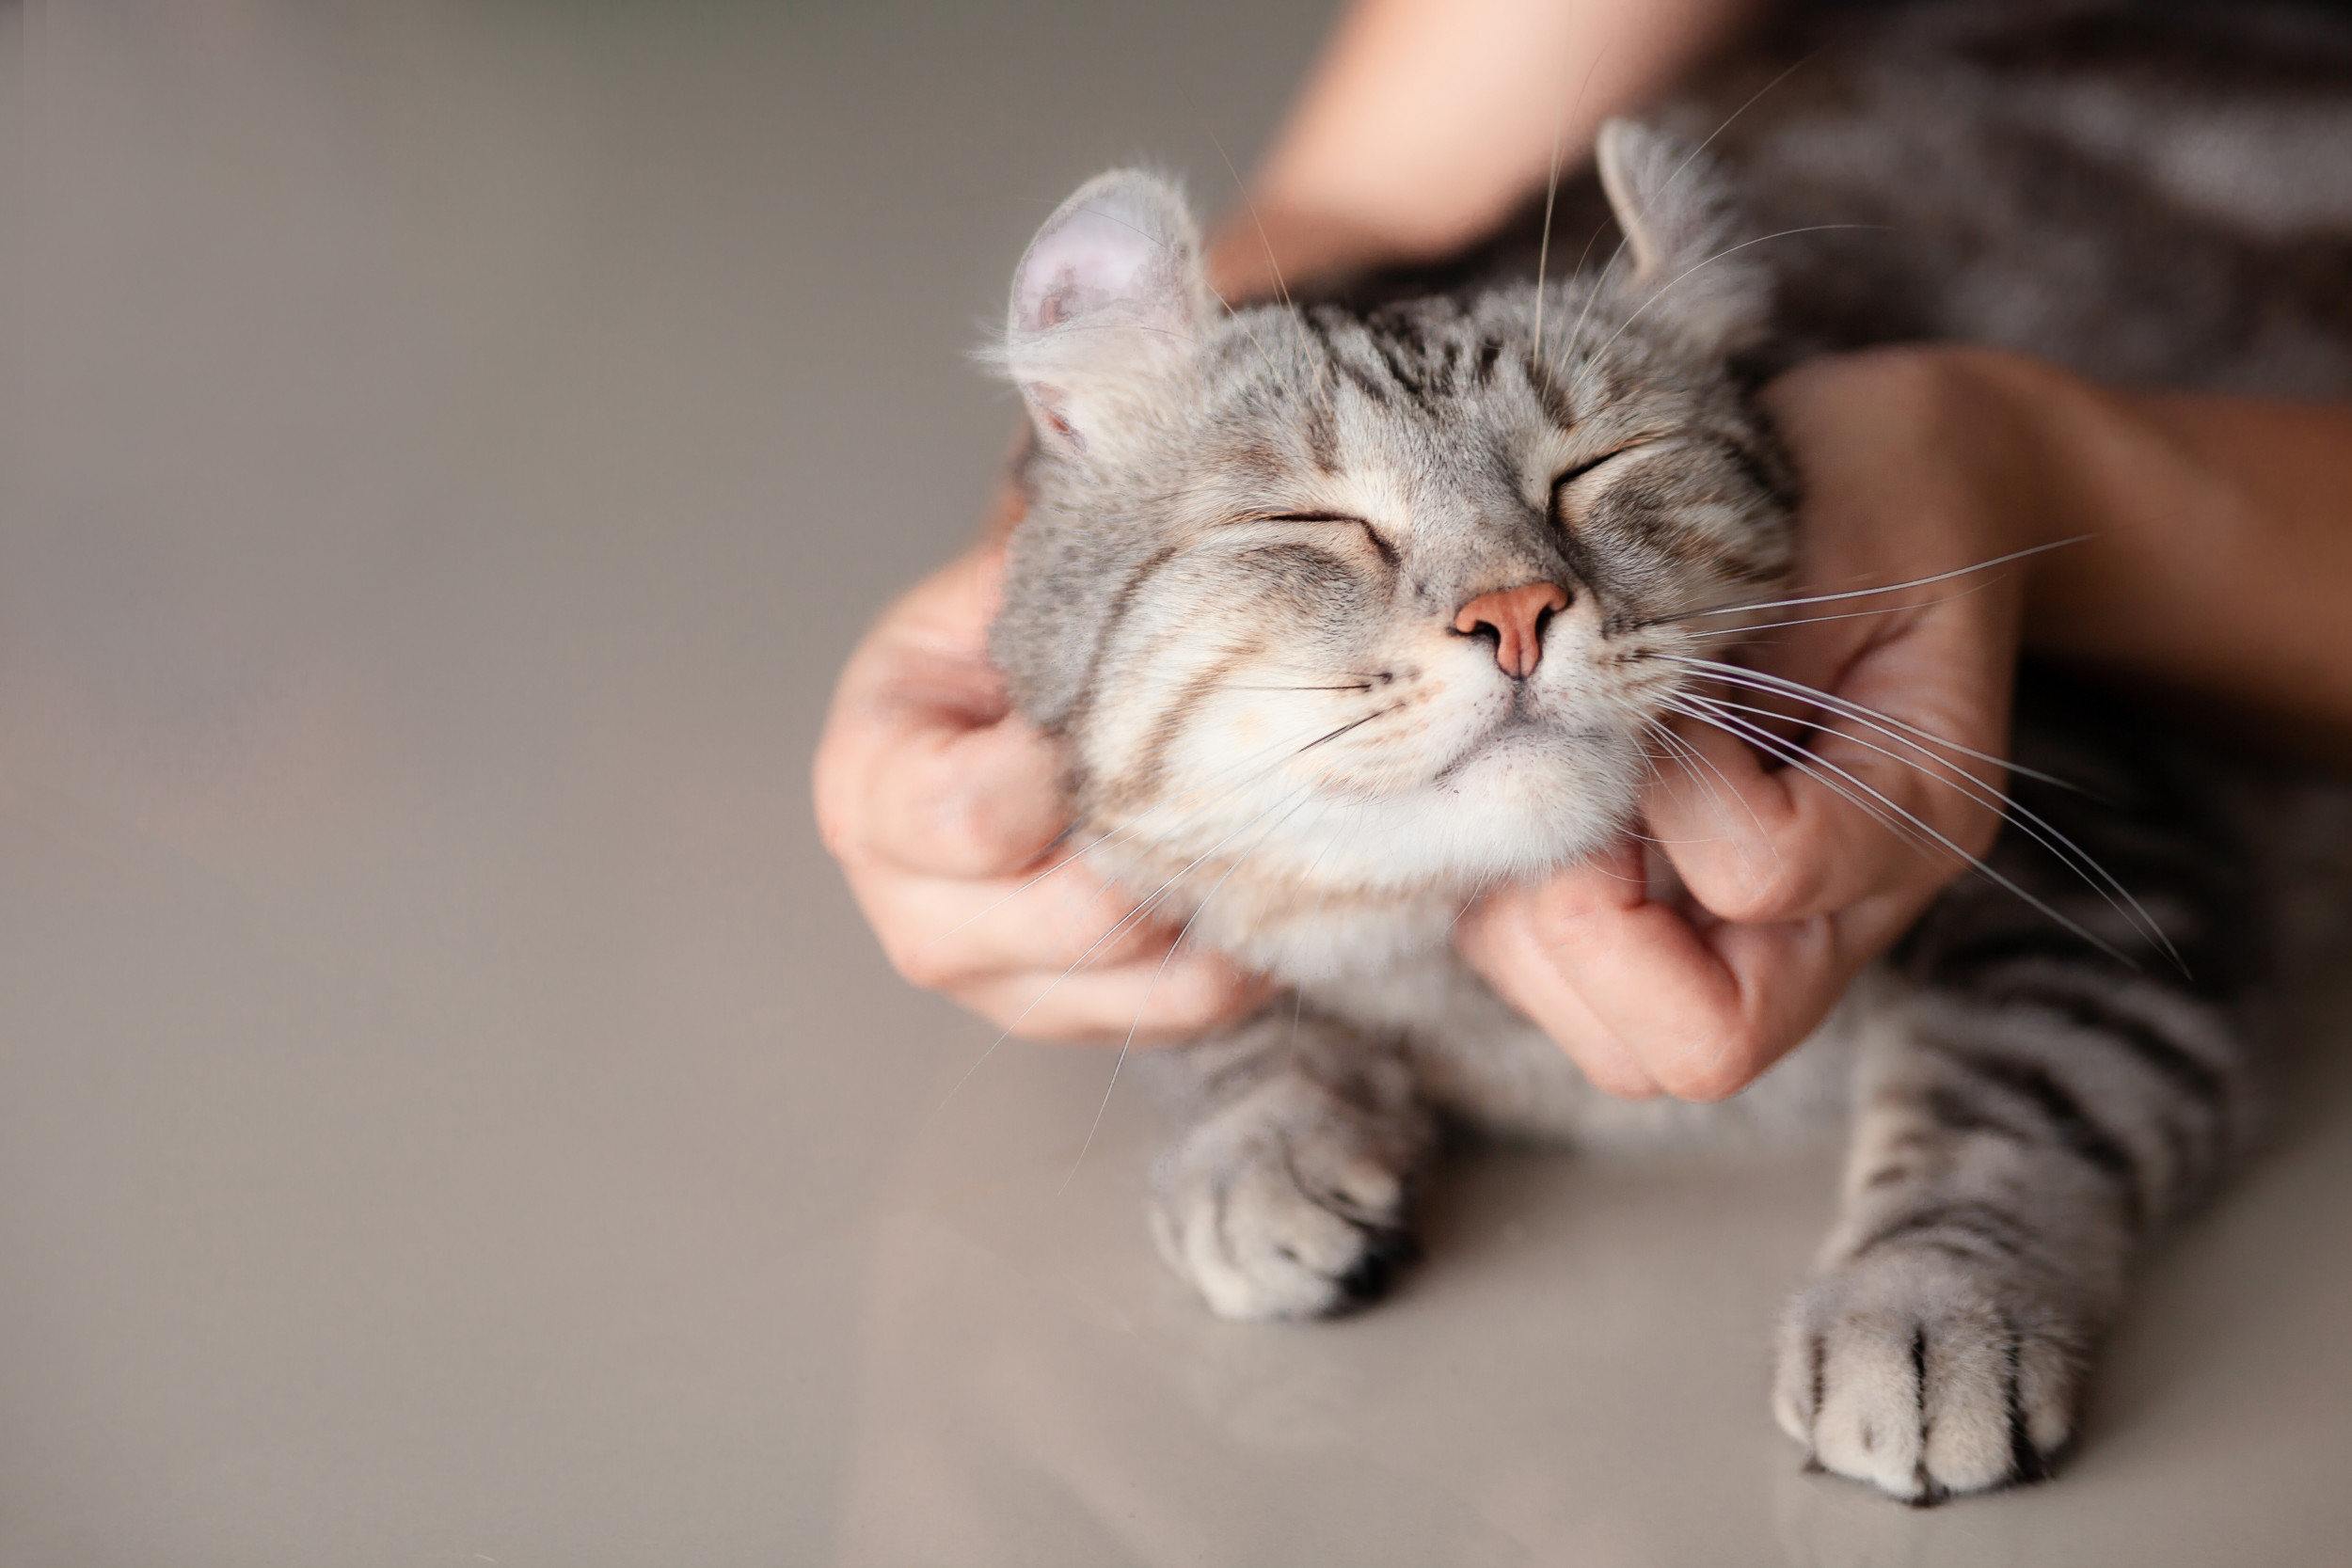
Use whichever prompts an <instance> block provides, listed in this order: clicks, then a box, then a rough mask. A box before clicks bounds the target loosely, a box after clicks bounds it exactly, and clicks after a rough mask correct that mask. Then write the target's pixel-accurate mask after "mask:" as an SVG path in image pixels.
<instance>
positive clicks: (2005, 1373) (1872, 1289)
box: [1772, 1248, 2087, 1506]
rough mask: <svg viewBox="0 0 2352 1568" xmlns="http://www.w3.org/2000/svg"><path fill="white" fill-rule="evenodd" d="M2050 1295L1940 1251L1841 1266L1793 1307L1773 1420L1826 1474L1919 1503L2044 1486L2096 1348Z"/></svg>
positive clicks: (1894, 1253) (1893, 1254) (1784, 1333)
mask: <svg viewBox="0 0 2352 1568" xmlns="http://www.w3.org/2000/svg"><path fill="white" fill-rule="evenodd" d="M2049 1294H2050V1292H2048V1291H2046V1290H2037V1289H2035V1288H2034V1287H2033V1286H2032V1285H2031V1284H2030V1283H2028V1282H2024V1281H2021V1280H2019V1279H2017V1278H2015V1277H2011V1276H2008V1275H2004V1274H2003V1273H2002V1272H2001V1271H1999V1270H1995V1269H1993V1268H1989V1267H1983V1266H1980V1265H1978V1264H1976V1263H1974V1262H1972V1261H1963V1260H1961V1259H1955V1258H1953V1257H1951V1256H1949V1255H1948V1254H1947V1253H1943V1252H1938V1251H1932V1250H1928V1249H1917V1250H1905V1249H1897V1248H1889V1249H1886V1250H1884V1251H1882V1252H1878V1253H1874V1254H1871V1255H1869V1256H1867V1257H1865V1258H1862V1259H1855V1260H1852V1261H1850V1262H1847V1263H1843V1264H1840V1265H1838V1266H1836V1267H1835V1268H1833V1269H1831V1270H1830V1271H1828V1272H1827V1273H1825V1274H1823V1275H1820V1276H1818V1277H1817V1278H1815V1279H1814V1281H1813V1282H1812V1283H1811V1284H1810V1285H1808V1286H1807V1287H1806V1288H1805V1289H1804V1291H1800V1292H1799V1293H1798V1295H1797V1297H1796V1299H1795V1300H1794V1301H1793V1302H1791V1303H1790V1304H1789V1307H1788V1314H1787V1316H1786V1318H1785V1319H1784V1320H1783V1322H1782V1324H1781V1334H1780V1345H1779V1354H1778V1365H1777V1368H1776V1370H1775V1373H1774V1377H1773V1387H1772V1413H1773V1415H1774V1417H1775V1418H1777V1419H1778V1420H1779V1422H1780V1425H1781V1427H1782V1429H1783V1430H1784V1431H1786V1432H1787V1433H1788V1434H1789V1435H1790V1436H1792V1437H1794V1438H1796V1439H1797V1440H1798V1441H1799V1442H1801V1443H1804V1445H1805V1446H1806V1448H1807V1449H1808V1451H1809V1453H1810V1456H1811V1460H1812V1462H1813V1463H1814V1464H1816V1465H1820V1467H1821V1468H1823V1469H1826V1470H1829V1471H1832V1472H1833V1473H1835V1474H1837V1475H1841V1476H1848V1477H1851V1478H1852V1479H1853V1480H1856V1481H1867V1482H1868V1483H1869V1484H1871V1485H1873V1486H1876V1487H1877V1488H1879V1490H1881V1491H1883V1492H1885V1493H1887V1494H1889V1495H1890V1496H1892V1497H1899V1498H1901V1499H1903V1500H1904V1501H1906V1502H1910V1503H1914V1504H1918V1505H1922V1506H1925V1505H1928V1504H1932V1503H1938V1502H1942V1501H1944V1500H1945V1499H1946V1498H1947V1497H1959V1496H1961V1495H1963V1494H1964V1493H1970V1492H1983V1491H1988V1490H1991V1489H1993V1488H1994V1487H2000V1486H2010V1485H2014V1484H2016V1483H2018V1482H2021V1481H2039V1480H2041V1479H2042V1477H2044V1476H2045V1475H2047V1474H2048V1472H2049V1467H2050V1465H2051V1462H2052V1460H2053V1459H2054V1458H2055V1457H2056V1456H2057V1454H2058V1452H2059V1450H2061V1449H2063V1448H2064V1447H2065V1446H2066V1444H2067V1442H2068V1440H2069V1439H2070V1438H2071V1437H2072V1436H2073V1435H2074V1418H2075V1412H2076V1407H2077V1402H2078V1399H2079V1394H2080V1389H2081V1386H2082V1371H2083V1365H2084V1345H2085V1341H2086V1338H2087V1336H2086V1335H2085V1334H2084V1333H2083V1332H2082V1331H2081V1330H2080V1328H2079V1326H2078V1325H2077V1324H2076V1323H2074V1321H2073V1318H2072V1315H2071V1314H2069V1313H2067V1312H2065V1311H2063V1310H2060V1309H2058V1307H2055V1305H2054V1304H2052V1303H2051V1302H2050V1300H2049V1299H2048V1298H2049Z"/></svg>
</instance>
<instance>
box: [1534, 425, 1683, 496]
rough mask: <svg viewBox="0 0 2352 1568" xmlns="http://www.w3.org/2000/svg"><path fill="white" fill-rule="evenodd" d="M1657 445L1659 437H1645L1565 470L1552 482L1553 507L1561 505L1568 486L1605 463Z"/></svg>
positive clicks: (1612, 448) (1613, 448)
mask: <svg viewBox="0 0 2352 1568" xmlns="http://www.w3.org/2000/svg"><path fill="white" fill-rule="evenodd" d="M1657 444H1658V437H1656V436H1643V437H1641V438H1640V439H1639V440H1634V441H1628V442H1625V443H1624V444H1623V445H1621V446H1614V447H1611V448H1610V449H1609V450H1608V451H1604V452H1600V453H1598V454H1597V455H1595V456H1592V457H1588V458H1586V459H1585V460H1584V461H1583V462H1581V463H1579V464H1578V465H1577V466H1576V467H1573V468H1569V469H1566V470H1565V471H1564V472H1562V473H1561V474H1560V476H1559V477H1558V478H1556V479H1554V480H1553V481H1552V482H1551V497H1552V503H1553V505H1554V506H1557V505H1558V504H1559V499H1560V492H1561V491H1562V490H1563V489H1565V487H1567V486H1568V485H1571V484H1574V483H1576V482H1577V481H1578V480H1580V479H1582V478H1583V477H1584V476H1585V475H1586V474H1589V473H1591V472H1592V471H1593V470H1594V469H1596V468H1597V467H1600V466H1601V465H1603V464H1605V463H1613V462H1614V461H1616V460H1617V459H1618V458H1620V457H1625V456H1628V455H1629V454H1630V453H1633V452H1637V451H1642V450H1643V449H1644V448H1645V447H1653V446H1656V445H1657Z"/></svg>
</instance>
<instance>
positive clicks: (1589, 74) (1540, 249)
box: [1528, 44, 1609, 388]
mask: <svg viewBox="0 0 2352 1568" xmlns="http://www.w3.org/2000/svg"><path fill="white" fill-rule="evenodd" d="M1608 57H1609V47H1608V45H1606V44H1603V45H1602V46H1601V49H1600V52H1599V53H1598V54H1596V55H1594V56H1593V63H1592V64H1590V65H1588V66H1586V67H1585V68H1584V80H1583V81H1581V82H1580V83H1578V84H1577V88H1576V99H1575V101H1574V102H1573V103H1570V104H1569V105H1568V106H1567V107H1566V108H1565V109H1563V110H1561V112H1560V118H1559V119H1558V120H1557V121H1555V122H1554V123H1553V125H1552V129H1551V173H1550V176H1549V179H1547V180H1546V181H1545V182H1544V237H1543V239H1542V240H1541V241H1539V242H1538V243H1537V245H1536V246H1535V348H1534V353H1533V354H1531V355H1530V356H1528V357H1529V358H1530V359H1532V360H1533V361H1534V363H1535V364H1537V365H1539V366H1542V368H1543V372H1544V386H1545V387H1546V388H1549V387H1550V386H1551V367H1550V365H1549V364H1548V363H1546V362H1545V359H1544V264H1545V263H1546V262H1547V261H1550V260H1551V213H1552V208H1553V207H1554V206H1555V205H1556V204H1557V203H1558V202H1559V199H1560V145H1561V143H1562V142H1563V141H1565V139H1566V137H1567V134H1568V117H1569V116H1570V115H1572V114H1574V113H1575V112H1576V111H1577V110H1578V109H1580V108H1581V107H1582V106H1583V103H1584V94H1585V91H1586V90H1587V89H1588V88H1590V87H1592V85H1593V72H1595V71H1598V70H1599V69H1600V62H1601V61H1602V60H1604V59H1606V58H1608ZM1595 232H1596V233H1597V232H1598V230H1595ZM1584 248H1585V249H1586V250H1588V251H1589V250H1590V249H1592V241H1590V240H1587V241H1585V242H1584ZM1583 263H1584V258H1583V257H1581V256H1579V257H1578V258H1577V264H1578V265H1579V266H1581V265H1583Z"/></svg>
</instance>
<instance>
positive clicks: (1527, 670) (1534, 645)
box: [1454, 582, 1568, 680]
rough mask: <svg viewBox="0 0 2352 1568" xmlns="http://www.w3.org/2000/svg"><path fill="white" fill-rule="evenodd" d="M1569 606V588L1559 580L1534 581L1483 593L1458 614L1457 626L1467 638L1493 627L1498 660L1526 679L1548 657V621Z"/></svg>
mask: <svg viewBox="0 0 2352 1568" xmlns="http://www.w3.org/2000/svg"><path fill="white" fill-rule="evenodd" d="M1567 608H1568V591H1567V590H1566V589H1565V588H1563V587H1561V586H1560V585H1559V584H1558V583H1556V582H1531V583H1528V584H1527V585H1525V586H1524V587H1520V588H1505V589H1503V590H1502V591H1501V592H1499V593H1494V594H1479V595H1478V597H1476V598H1474V599H1472V600H1471V601H1470V603H1468V604H1466V605H1464V606H1463V607H1462V608H1461V610H1459V611H1458V612H1457V613H1456V614H1455V615H1454V630H1455V631H1458V632H1460V633H1461V634H1462V635H1463V636H1465V637H1473V636H1476V635H1478V634H1479V632H1480V630H1481V629H1482V628H1485V629H1490V630H1492V631H1493V633H1494V634H1495V662H1496V663H1497V664H1500V665H1502V673H1504V674H1506V675H1509V676H1511V677H1512V678H1513V679H1515V680H1525V679H1526V678H1527V677H1528V676H1530V675H1532V674H1534V673H1535V665H1536V662H1537V661H1538V660H1539V659H1541V658H1542V657H1544V623H1545V622H1547V621H1549V620H1550V619H1551V617H1552V615H1553V614H1554V613H1555V612H1557V611H1559V610H1565V609H1567Z"/></svg>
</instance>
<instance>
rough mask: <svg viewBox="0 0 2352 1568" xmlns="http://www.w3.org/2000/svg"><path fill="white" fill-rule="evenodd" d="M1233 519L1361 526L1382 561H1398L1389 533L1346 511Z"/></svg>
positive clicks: (1241, 521)
mask: <svg viewBox="0 0 2352 1568" xmlns="http://www.w3.org/2000/svg"><path fill="white" fill-rule="evenodd" d="M1233 521H1234V522H1235V523H1338V524H1341V525H1343V526H1345V527H1350V528H1359V529H1361V530H1363V531H1364V538H1365V540H1366V542H1368V543H1369V544H1370V545H1371V546H1372V547H1373V549H1374V550H1375V551H1376V552H1378V554H1379V557H1380V559H1381V560H1382V561H1384V562H1387V563H1388V564H1389V565H1391V566H1393V565H1395V564H1396V562H1397V553H1396V546H1394V545H1392V544H1391V543H1390V542H1389V539H1388V536H1387V535H1385V534H1383V533H1382V532H1381V531H1379V530H1378V529H1376V528H1375V527H1373V525H1372V524H1371V523H1370V522H1369V521H1367V520H1366V519H1364V518H1362V517H1353V516H1350V515H1347V514H1346V513H1344V512H1275V513H1269V514H1263V515H1257V516H1249V517H1236V518H1234V519H1233Z"/></svg>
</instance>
